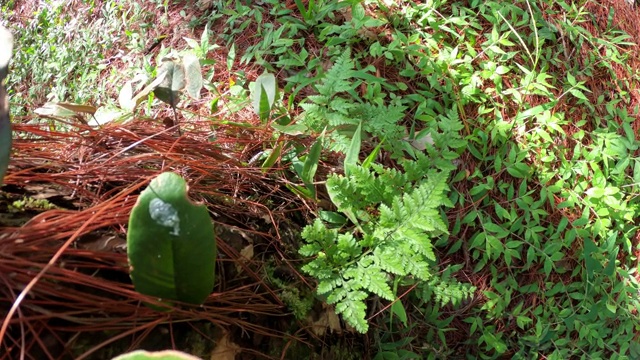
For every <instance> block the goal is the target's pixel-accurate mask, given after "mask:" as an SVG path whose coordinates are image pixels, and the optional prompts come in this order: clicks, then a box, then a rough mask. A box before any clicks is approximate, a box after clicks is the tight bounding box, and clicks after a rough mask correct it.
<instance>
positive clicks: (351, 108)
mask: <svg viewBox="0 0 640 360" xmlns="http://www.w3.org/2000/svg"><path fill="white" fill-rule="evenodd" d="M370 70H371V69H369V68H367V69H365V70H356V65H355V63H354V61H353V60H352V59H351V58H350V54H349V52H348V51H346V52H345V53H344V54H342V55H341V56H339V57H338V58H337V60H336V61H335V63H334V64H333V66H332V67H331V68H330V69H329V70H328V71H327V72H326V73H324V74H323V75H322V76H321V78H320V81H319V82H318V84H317V85H316V87H315V89H316V91H317V92H318V95H312V96H309V97H307V101H308V102H307V103H303V104H301V105H300V106H301V107H302V109H304V113H303V114H302V116H301V119H300V121H301V123H303V124H305V125H306V126H308V127H309V128H310V129H312V130H314V131H316V132H321V131H323V130H324V129H328V130H329V134H330V135H329V138H330V140H331V141H330V147H331V150H333V151H339V152H345V151H346V150H347V149H348V148H349V144H350V142H351V138H352V137H353V133H354V131H355V130H356V128H357V127H358V124H360V123H362V124H363V128H362V129H363V130H364V132H365V133H366V134H367V135H368V136H369V137H371V138H378V139H387V141H386V142H385V144H386V145H385V146H386V147H387V149H388V150H389V151H391V153H392V154H393V155H394V156H395V157H396V158H399V157H401V154H402V151H403V146H406V141H404V138H405V137H406V134H405V132H406V128H405V126H402V125H399V124H400V123H401V121H402V119H403V118H404V117H405V111H406V107H405V106H402V105H398V104H393V105H384V104H383V103H382V98H383V97H380V98H378V99H376V100H377V101H372V102H364V101H363V99H361V98H360V96H359V95H358V93H357V92H356V89H358V87H359V86H360V85H361V84H362V78H370V77H372V76H373V75H371V74H370V73H368V71H370Z"/></svg>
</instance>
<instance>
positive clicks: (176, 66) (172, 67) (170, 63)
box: [153, 59, 186, 107]
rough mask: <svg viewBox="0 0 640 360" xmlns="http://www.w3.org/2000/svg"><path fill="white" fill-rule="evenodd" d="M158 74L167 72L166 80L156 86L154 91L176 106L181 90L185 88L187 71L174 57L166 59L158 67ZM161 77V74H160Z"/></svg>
mask: <svg viewBox="0 0 640 360" xmlns="http://www.w3.org/2000/svg"><path fill="white" fill-rule="evenodd" d="M158 74H166V75H165V77H164V80H162V82H161V83H160V85H158V87H156V88H155V89H154V90H153V92H154V93H155V94H156V96H157V97H158V99H160V100H162V101H164V102H165V103H167V104H169V105H171V106H172V107H175V106H176V105H178V100H179V97H178V95H179V91H180V90H182V89H184V87H185V84H186V81H185V73H184V67H183V66H182V64H180V63H179V62H177V61H176V60H173V59H164V60H163V61H162V66H160V68H159V69H158ZM158 77H160V75H158Z"/></svg>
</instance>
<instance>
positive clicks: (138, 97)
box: [125, 72, 168, 112]
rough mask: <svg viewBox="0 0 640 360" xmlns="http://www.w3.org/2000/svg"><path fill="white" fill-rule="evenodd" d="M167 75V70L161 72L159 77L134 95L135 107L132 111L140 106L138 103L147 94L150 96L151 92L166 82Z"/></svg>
mask: <svg viewBox="0 0 640 360" xmlns="http://www.w3.org/2000/svg"><path fill="white" fill-rule="evenodd" d="M167 76H168V74H167V72H162V73H159V74H158V77H157V78H156V79H155V80H153V81H152V82H151V83H150V84H149V85H147V86H145V87H144V89H142V90H140V92H139V93H137V94H136V96H134V97H133V99H132V101H133V108H132V109H131V110H130V111H131V112H133V111H134V110H135V109H136V107H138V105H140V103H141V102H142V101H143V100H144V99H145V98H146V97H147V96H149V94H151V93H152V92H153V91H154V90H155V89H156V88H157V87H158V86H159V85H160V84H161V83H163V82H164V80H165V79H166V77H167ZM125 110H126V109H125Z"/></svg>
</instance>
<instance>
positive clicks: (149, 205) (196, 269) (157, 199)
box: [127, 172, 217, 304]
mask: <svg viewBox="0 0 640 360" xmlns="http://www.w3.org/2000/svg"><path fill="white" fill-rule="evenodd" d="M216 254H217V248H216V242H215V234H214V231H213V223H212V222H211V218H210V217H209V213H208V211H207V208H206V207H205V206H203V205H195V204H193V203H191V201H189V199H188V198H187V187H186V182H185V181H184V179H183V178H182V177H180V176H179V175H177V174H175V173H172V172H166V173H162V174H160V175H158V177H156V178H155V179H153V180H152V181H151V183H150V184H149V186H148V187H147V188H146V189H145V190H144V191H143V192H142V194H140V197H139V198H138V201H137V203H136V205H135V207H134V208H133V210H132V211H131V216H130V218H129V231H128V234H127V255H128V257H129V264H130V266H131V279H132V280H133V285H134V286H135V288H136V290H137V291H138V292H140V293H142V294H145V295H150V296H154V297H157V298H160V299H162V300H177V301H182V302H188V303H192V304H201V303H202V302H204V300H205V299H206V298H207V296H208V295H209V294H210V293H211V291H212V290H213V285H214V271H215V260H216Z"/></svg>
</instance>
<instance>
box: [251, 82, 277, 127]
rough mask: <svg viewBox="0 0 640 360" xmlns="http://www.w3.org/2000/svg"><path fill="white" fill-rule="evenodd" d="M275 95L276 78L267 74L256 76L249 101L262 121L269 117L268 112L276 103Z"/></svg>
mask: <svg viewBox="0 0 640 360" xmlns="http://www.w3.org/2000/svg"><path fill="white" fill-rule="evenodd" d="M276 94H277V84H276V77H275V76H274V75H273V74H271V73H268V72H266V73H264V74H262V75H260V76H258V78H257V79H256V82H255V83H254V84H253V88H252V89H251V101H252V104H253V110H254V111H255V112H256V114H258V115H259V116H260V119H261V120H262V121H265V120H266V119H267V118H268V117H269V112H270V111H271V109H272V108H273V104H274V103H275V101H276Z"/></svg>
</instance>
